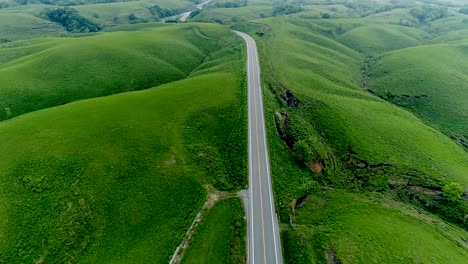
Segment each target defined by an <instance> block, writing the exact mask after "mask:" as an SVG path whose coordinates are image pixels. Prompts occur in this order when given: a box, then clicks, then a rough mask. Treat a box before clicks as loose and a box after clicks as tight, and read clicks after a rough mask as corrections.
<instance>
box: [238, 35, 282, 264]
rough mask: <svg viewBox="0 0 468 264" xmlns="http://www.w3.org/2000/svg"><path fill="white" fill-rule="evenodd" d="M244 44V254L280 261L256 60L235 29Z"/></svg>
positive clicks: (256, 261)
mask: <svg viewBox="0 0 468 264" xmlns="http://www.w3.org/2000/svg"><path fill="white" fill-rule="evenodd" d="M236 34H238V35H239V36H241V37H242V38H243V39H244V40H245V42H246V44H247V78H248V109H249V111H248V115H249V118H248V119H249V128H248V130H249V190H248V211H249V212H248V213H247V222H248V225H249V228H248V244H249V250H248V256H249V263H250V264H280V263H283V259H282V255H281V243H280V237H279V226H278V219H277V217H276V213H275V202H274V199H273V188H272V185H271V173H270V158H269V155H268V145H267V143H266V142H267V141H266V129H265V118H264V112H263V99H262V89H261V82H260V63H259V60H258V53H257V46H256V44H255V41H254V40H253V39H252V38H251V37H250V36H249V35H247V34H244V33H242V32H236Z"/></svg>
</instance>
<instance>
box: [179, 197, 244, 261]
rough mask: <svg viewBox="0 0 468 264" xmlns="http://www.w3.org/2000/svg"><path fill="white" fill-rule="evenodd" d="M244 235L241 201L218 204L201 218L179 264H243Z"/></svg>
mask: <svg viewBox="0 0 468 264" xmlns="http://www.w3.org/2000/svg"><path fill="white" fill-rule="evenodd" d="M246 232H247V231H246V226H245V220H244V208H243V206H242V201H241V200H240V199H239V198H229V199H227V200H221V201H219V202H218V203H217V204H216V205H215V206H214V207H213V208H212V209H211V210H210V211H209V212H208V214H207V215H206V216H205V218H204V220H203V221H202V223H201V225H200V227H199V228H198V230H197V232H196V234H195V236H194V237H193V239H192V242H191V244H190V247H189V249H188V251H187V252H186V254H185V256H184V259H183V261H182V263H194V264H198V263H239V264H240V263H246V260H245V256H246V255H245V249H246V245H245V234H246Z"/></svg>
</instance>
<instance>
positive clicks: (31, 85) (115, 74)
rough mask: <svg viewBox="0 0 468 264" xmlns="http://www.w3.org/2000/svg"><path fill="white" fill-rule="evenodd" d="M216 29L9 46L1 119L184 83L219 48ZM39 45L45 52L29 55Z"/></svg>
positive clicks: (1, 80) (1, 83) (2, 68)
mask: <svg viewBox="0 0 468 264" xmlns="http://www.w3.org/2000/svg"><path fill="white" fill-rule="evenodd" d="M218 31H219V30H218V29H214V28H212V27H211V28H210V27H207V26H205V27H204V28H202V26H200V25H178V26H170V27H157V28H154V29H149V30H144V31H136V32H112V33H103V34H100V35H96V36H90V37H83V38H54V39H44V41H43V43H41V42H40V41H35V42H34V43H33V44H32V45H28V43H26V44H25V43H24V41H23V42H19V43H18V47H15V43H7V44H5V45H6V46H4V47H1V46H0V53H8V52H9V51H11V50H12V49H14V52H15V54H16V55H15V56H17V57H16V59H15V60H10V61H8V62H7V63H4V64H2V65H0V120H4V119H7V118H11V117H15V116H18V115H21V114H24V113H28V112H31V111H35V110H38V109H44V108H47V107H52V106H57V105H61V104H66V103H69V102H73V101H76V100H80V99H86V98H92V97H97V96H105V95H110V94H115V93H120V92H127V91H134V90H141V89H145V88H150V87H153V86H157V85H161V84H164V83H168V82H171V81H175V80H180V79H183V78H185V77H187V76H188V75H189V74H190V73H191V72H192V71H193V70H194V69H195V68H197V67H198V66H199V65H200V64H201V63H202V62H203V61H204V60H205V58H206V57H207V56H208V55H209V53H211V52H213V51H214V50H215V49H216V47H217V44H218V41H219V39H218V38H212V37H210V36H214V35H216V34H218V33H219V32H218ZM204 34H207V35H204ZM210 34H211V35H210ZM38 46H42V47H44V46H47V48H41V49H38V50H37V52H34V53H33V52H31V50H34V48H35V47H38ZM10 53H11V52H10ZM22 55H24V56H22Z"/></svg>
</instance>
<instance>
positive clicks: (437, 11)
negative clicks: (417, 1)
mask: <svg viewBox="0 0 468 264" xmlns="http://www.w3.org/2000/svg"><path fill="white" fill-rule="evenodd" d="M410 14H411V15H412V16H413V17H414V18H416V19H417V20H418V21H419V23H427V22H430V21H434V20H437V19H441V18H444V17H447V16H448V8H447V7H444V6H432V5H423V6H418V7H415V8H413V9H411V10H410Z"/></svg>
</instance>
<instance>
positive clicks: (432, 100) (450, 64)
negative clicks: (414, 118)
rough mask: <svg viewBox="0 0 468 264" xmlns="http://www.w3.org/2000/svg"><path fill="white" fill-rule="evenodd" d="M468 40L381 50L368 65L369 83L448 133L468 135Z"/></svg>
mask: <svg viewBox="0 0 468 264" xmlns="http://www.w3.org/2000/svg"><path fill="white" fill-rule="evenodd" d="M467 61H468V43H460V44H450V45H430V46H421V47H416V48H409V49H404V50H400V51H396V52H392V53H388V54H385V55H383V56H381V57H379V58H377V59H376V61H375V63H373V65H372V66H371V72H372V76H371V82H370V86H371V87H372V89H375V91H376V92H377V94H378V95H380V96H382V97H384V98H387V100H389V101H390V102H393V103H395V104H396V105H399V106H402V107H404V108H406V109H408V110H410V111H412V112H414V113H415V114H417V115H418V116H420V117H421V118H422V119H423V120H424V121H425V122H426V123H427V124H430V125H431V126H433V127H434V128H436V129H438V130H440V131H442V132H444V133H445V134H447V135H448V136H456V137H460V136H463V135H464V136H465V137H468V134H467V131H468V118H467V117H468V115H467V113H468V87H467V85H466V84H467V83H468V75H467V73H466V71H465V69H467V68H468V62H467Z"/></svg>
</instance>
